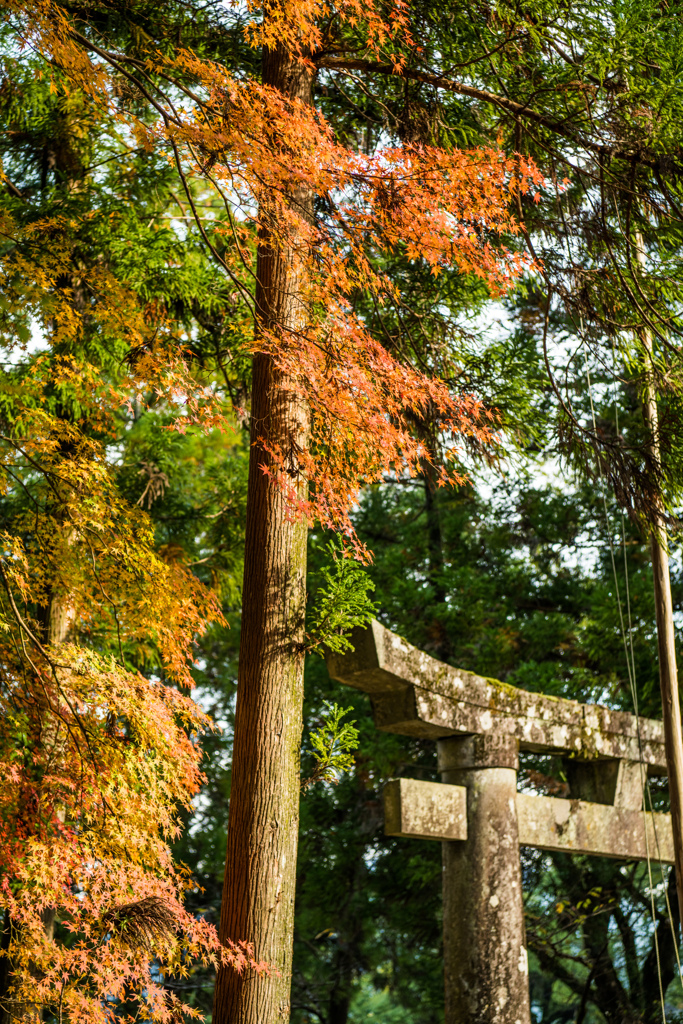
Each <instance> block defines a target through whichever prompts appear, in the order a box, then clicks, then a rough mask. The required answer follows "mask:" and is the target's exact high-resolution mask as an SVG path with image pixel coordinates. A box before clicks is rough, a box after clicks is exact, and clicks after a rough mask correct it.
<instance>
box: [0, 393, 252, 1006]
mask: <svg viewBox="0 0 683 1024" xmlns="http://www.w3.org/2000/svg"><path fill="white" fill-rule="evenodd" d="M27 418H28V417H27ZM39 418H40V422H41V426H42V428H43V430H45V428H46V427H47V426H48V418H47V417H46V415H45V413H44V412H43V413H42V414H40V416H39ZM50 426H51V429H50V430H49V432H46V433H44V434H42V436H41V435H40V433H39V431H37V430H34V431H33V435H34V436H33V438H32V440H31V441H30V442H27V441H21V442H20V441H15V442H13V443H7V440H5V443H4V444H3V445H2V446H1V449H0V450H1V459H0V461H1V468H2V470H3V471H5V472H4V478H5V479H7V475H8V473H9V479H11V480H20V479H25V480H26V481H27V484H29V486H31V488H32V493H33V496H34V504H33V507H32V508H31V509H30V511H28V512H27V513H26V514H25V516H19V518H18V519H17V520H16V522H15V523H14V530H13V532H12V533H11V534H10V533H5V534H4V535H2V537H0V545H1V550H2V556H1V559H0V583H1V588H0V592H1V594H2V597H1V599H0V615H1V616H2V623H3V632H2V635H1V639H0V710H1V714H0V775H1V777H2V786H1V787H0V908H2V909H3V910H4V912H5V914H6V915H7V916H6V917H5V926H6V927H7V928H9V933H8V935H7V939H8V945H7V947H6V952H5V955H6V956H7V957H8V959H9V962H10V972H11V977H10V980H11V984H10V988H9V991H8V992H6V993H4V996H3V999H4V1002H5V1004H6V1008H7V1009H9V1010H10V1011H11V1012H14V1013H15V1014H16V1015H17V1016H21V1013H23V1012H28V1011H29V1010H30V1008H31V1007H35V1008H37V1007H39V1006H54V1007H57V1006H58V1007H59V1013H60V1019H61V1020H65V1021H67V1020H68V1021H71V1022H73V1024H76V1022H83V1024H86V1022H87V1024H96V1022H102V1024H104V1022H105V1021H106V1022H108V1021H111V1020H113V1019H114V1016H115V1007H116V1004H117V1001H120V1000H126V999H137V1000H138V1001H141V1004H142V1006H141V1009H142V1012H143V1013H144V1015H145V1016H146V1017H147V1018H148V1019H152V1020H157V1021H159V1022H166V1021H171V1020H173V1021H177V1020H179V1019H180V1018H181V1016H183V1015H188V1014H189V1015H190V1016H192V1015H193V1011H191V1010H190V1009H189V1008H188V1007H184V1006H183V1004H182V1002H181V1001H180V1000H179V999H178V998H177V997H176V996H175V995H173V994H172V993H170V992H169V990H168V989H165V988H164V986H163V978H164V977H167V976H169V975H180V976H183V975H184V974H186V973H187V971H188V969H189V966H190V964H191V963H193V962H204V963H211V964H214V965H217V964H219V963H223V964H226V965H231V966H232V967H234V968H235V969H237V970H242V969H244V968H249V969H256V970H259V971H262V970H265V969H266V965H264V964H259V963H257V962H256V961H255V959H254V957H253V953H252V951H251V949H250V948H249V947H247V946H243V945H240V944H239V943H236V944H234V945H230V946H228V947H221V945H220V944H219V942H218V937H217V935H216V932H215V930H214V929H213V927H212V926H210V925H209V924H208V923H207V922H206V921H203V920H201V919H197V918H195V917H194V916H193V915H191V914H190V913H188V912H187V910H186V909H185V908H184V905H183V895H184V892H185V890H186V889H187V888H188V887H189V886H191V884H192V882H191V879H189V878H188V876H187V873H186V872H185V871H184V870H183V869H182V868H179V867H178V866H177V865H175V864H174V863H173V860H172V857H171V853H170V849H169V843H170V842H171V841H172V840H173V839H174V838H176V837H177V835H178V832H179V827H180V826H179V812H180V809H181V808H182V807H183V806H185V807H187V806H189V805H190V802H191V800H192V798H193V796H194V795H195V794H196V792H197V791H198V789H199V786H200V784H201V780H202V776H201V772H200V767H199V762H200V757H201V753H200V748H199V746H198V742H197V740H198V736H199V735H200V733H201V732H202V731H204V730H206V729H207V728H210V727H211V723H210V721H209V719H208V718H207V717H206V715H204V714H203V712H202V711H201V709H200V708H199V707H198V706H197V704H196V703H195V702H194V701H193V700H192V699H191V697H190V696H188V695H187V694H185V693H183V692H182V691H181V690H179V689H178V688H177V687H176V686H174V685H170V684H172V683H173V682H176V683H185V684H187V683H188V682H189V679H190V677H189V668H190V666H191V663H192V646H193V642H194V639H195V638H196V636H197V634H198V633H199V632H201V631H202V630H203V629H204V628H205V625H206V623H207V622H208V621H210V620H211V619H216V618H219V617H220V610H219V607H218V603H217V599H216V596H215V595H214V594H213V593H212V592H210V591H208V590H205V589H204V588H202V587H201V586H200V584H199V583H198V581H197V580H196V579H195V578H194V577H193V576H192V574H191V573H190V572H188V571H187V570H185V569H184V568H183V567H182V566H180V565H178V564H177V563H171V564H167V563H166V562H164V561H163V560H162V559H161V558H160V557H159V556H158V555H157V554H156V553H155V550H154V538H153V532H152V530H151V524H150V523H149V520H148V518H147V516H146V514H145V513H144V512H142V511H141V510H140V509H139V508H136V507H130V506H128V505H127V504H126V502H125V501H124V500H123V499H121V498H120V497H119V496H118V493H117V490H116V487H115V484H114V481H113V479H112V477H111V474H110V471H109V468H108V467H107V465H106V462H105V460H104V459H103V458H102V455H103V452H102V449H101V446H100V445H99V444H97V443H96V442H94V441H93V440H92V439H89V438H87V437H85V436H83V435H81V433H80V431H79V430H78V428H77V427H76V426H74V425H69V424H66V423H65V422H63V421H59V420H57V419H55V420H53V421H52V423H51V424H50ZM36 474H39V483H38V485H37V486H36V481H35V478H36ZM41 478H42V483H41V482H40V480H41ZM41 606H42V607H43V608H48V609H49V610H50V614H51V615H53V614H54V611H55V608H56V609H57V613H58V615H61V616H62V618H63V619H64V620H65V621H68V622H69V623H70V624H71V628H70V632H71V633H72V634H73V635H74V640H76V639H77V640H78V643H76V642H59V643H57V642H52V643H50V642H49V639H47V640H41V636H43V635H44V633H43V631H42V629H41V625H40V623H39V622H36V621H35V613H34V614H33V615H32V614H31V611H30V610H31V609H40V607H41ZM88 640H89V641H90V643H88ZM112 641H113V643H114V648H116V645H117V643H118V647H119V649H120V658H118V659H116V658H114V657H113V656H112V655H110V654H108V653H106V651H107V647H108V646H111V643H112ZM140 644H147V645H148V646H149V645H152V644H153V645H154V648H155V650H156V651H157V652H158V655H159V657H160V659H161V664H160V666H159V670H158V672H159V674H160V675H161V674H163V676H164V677H165V678H166V680H167V682H161V681H160V680H159V679H157V680H155V679H154V677H152V678H151V679H150V678H145V677H144V676H142V675H141V674H139V673H137V672H136V671H134V670H132V669H130V668H126V667H125V664H126V661H127V660H128V659H127V658H126V655H125V654H124V648H126V649H127V650H128V651H129V652H133V651H134V650H135V649H136V647H138V646H139V645H140ZM46 921H52V922H53V924H52V927H51V928H50V927H47V928H46ZM55 926H56V928H57V935H55V934H53V932H54V928H55ZM117 1019H118V1018H117Z"/></svg>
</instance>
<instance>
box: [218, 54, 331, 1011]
mask: <svg viewBox="0 0 683 1024" xmlns="http://www.w3.org/2000/svg"><path fill="white" fill-rule="evenodd" d="M263 81H264V82H265V83H266V84H268V85H271V86H274V87H275V88H277V89H279V90H280V91H281V92H283V93H284V94H285V95H286V96H288V97H290V98H299V99H301V100H303V101H304V102H306V103H310V102H311V97H312V85H313V79H312V75H311V74H310V73H309V72H308V71H306V70H305V69H304V68H303V67H302V66H301V65H300V64H299V63H298V62H296V60H295V59H293V58H292V57H291V56H290V55H289V54H287V53H286V52H285V51H284V50H281V49H280V48H277V49H274V50H267V51H266V52H264V56H263ZM290 201H291V202H292V204H295V205H296V208H297V210H298V211H299V212H301V213H303V214H304V216H306V217H307V218H310V217H311V216H312V197H311V195H310V193H309V192H307V191H303V190H302V191H297V192H295V193H293V194H292V196H291V197H290ZM260 220H261V229H260V239H259V250H258V258H257V293H256V304H257V312H258V317H259V323H257V328H256V329H257V340H258V331H259V328H260V326H261V325H263V326H265V327H270V326H278V325H279V326H280V327H281V328H283V329H285V330H291V331H292V332H296V330H297V328H298V327H301V326H302V324H303V323H305V310H304V308H303V304H302V298H301V295H302V286H303V284H304V282H303V280H302V272H301V270H297V269H295V267H293V265H292V260H291V259H289V258H288V256H287V253H282V252H278V251H276V249H275V246H274V245H272V244H271V241H270V235H269V231H268V210H267V209H266V210H261V212H260ZM292 337H294V338H295V337H296V335H295V333H293V335H292ZM252 388H253V389H252V404H251V442H252V447H251V454H250V462H249V485H248V494H247V528H246V542H245V559H244V585H243V592H242V634H241V641H240V661H239V677H238V688H237V708H236V714H235V738H234V747H233V763H232V788H231V794H230V810H229V818H228V844H227V859H226V869H225V881H224V885H223V901H222V906H221V920H220V937H221V941H223V942H225V941H227V940H228V939H233V940H238V939H242V940H246V941H249V942H253V943H254V946H255V951H256V956H257V957H258V958H260V959H263V960H266V961H267V962H268V964H269V965H270V967H271V973H270V975H269V976H267V977H261V978H259V977H257V976H255V975H254V974H253V972H245V973H244V974H243V975H238V974H237V973H236V972H235V971H234V970H232V969H227V970H221V971H219V973H218V978H217V981H216V991H215V996H214V1008H213V1024H275V1022H284V1021H287V1020H288V1019H289V1013H290V983H291V974H292V936H293V930H294V893H295V882H296V853H297V839H298V828H299V786H300V783H299V753H300V746H301V731H302V706H303V669H304V655H303V633H304V609H305V601H306V539H307V526H306V523H305V522H302V521H296V522H294V521H292V518H291V516H289V515H288V514H287V508H286V505H285V501H284V498H283V495H282V493H281V492H280V490H279V489H278V488H277V487H276V486H274V485H273V484H272V482H271V481H270V480H269V478H268V476H267V475H265V474H264V472H263V468H262V467H263V466H264V465H267V464H268V463H269V462H270V459H269V457H268V455H267V453H266V452H265V451H264V449H263V446H262V444H261V443H260V441H259V439H260V438H265V439H267V440H268V441H269V442H270V443H271V444H272V443H274V444H277V445H278V446H279V448H280V450H281V451H283V452H285V453H289V458H290V463H291V465H290V470H289V472H290V475H291V484H292V486H294V487H295V488H297V489H298V492H299V494H300V496H301V497H304V496H305V495H306V481H305V480H304V479H303V476H302V474H301V473H300V471H299V469H298V466H297V457H296V453H297V451H298V450H300V448H301V446H302V445H304V444H305V443H306V441H307V437H308V431H309V412H308V408H307V406H306V405H305V403H304V402H302V400H301V399H300V398H299V397H298V396H297V395H296V393H295V391H294V390H293V388H292V386H291V384H290V382H289V380H288V379H287V378H286V377H285V376H284V375H283V374H282V373H281V372H280V371H278V370H277V368H276V367H275V366H274V364H273V361H272V359H271V358H270V357H268V356H265V355H263V354H257V355H256V356H255V358H254V364H253V385H252Z"/></svg>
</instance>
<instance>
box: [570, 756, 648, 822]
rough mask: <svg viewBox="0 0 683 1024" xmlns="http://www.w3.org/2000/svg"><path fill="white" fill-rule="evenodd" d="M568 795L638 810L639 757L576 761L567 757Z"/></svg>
mask: <svg viewBox="0 0 683 1024" xmlns="http://www.w3.org/2000/svg"><path fill="white" fill-rule="evenodd" d="M564 768H565V772H566V775H567V782H568V783H569V795H570V797H573V798H574V799H577V800H588V801H589V802H590V803H594V804H613V805H614V806H615V807H626V808H628V809H629V810H632V811H639V810H640V809H641V807H642V806H643V783H644V781H645V780H644V772H645V769H644V766H643V764H642V762H639V761H603V760H593V761H580V760H578V759H574V758H567V759H566V760H565V762H564Z"/></svg>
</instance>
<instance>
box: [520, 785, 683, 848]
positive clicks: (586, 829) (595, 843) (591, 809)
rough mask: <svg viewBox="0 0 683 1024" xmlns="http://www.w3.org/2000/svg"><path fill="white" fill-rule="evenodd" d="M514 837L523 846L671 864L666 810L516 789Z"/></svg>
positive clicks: (670, 834)
mask: <svg viewBox="0 0 683 1024" xmlns="http://www.w3.org/2000/svg"><path fill="white" fill-rule="evenodd" d="M517 818H518V822H519V841H520V844H521V845H522V846H535V847H537V848H538V849H541V850H560V851H563V852H565V853H591V854H593V855H594V856H597V857H615V858H617V859H619V860H646V858H647V856H648V850H649V856H650V857H651V859H652V860H654V861H661V862H662V863H663V864H673V862H674V850H673V834H672V831H671V815H669V814H650V813H648V814H645V813H644V812H643V811H633V810H628V809H626V808H623V807H610V806H607V805H605V804H592V803H584V802H583V801H582V800H561V799H558V798H557V797H548V796H533V795H530V794H528V793H518V794H517Z"/></svg>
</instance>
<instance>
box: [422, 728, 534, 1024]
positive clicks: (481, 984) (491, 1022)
mask: <svg viewBox="0 0 683 1024" xmlns="http://www.w3.org/2000/svg"><path fill="white" fill-rule="evenodd" d="M446 742H447V743H448V744H449V745H450V744H452V743H453V741H452V740H447V741H446ZM465 742H467V741H465ZM448 757H449V758H450V760H451V761H452V760H453V759H454V754H453V751H452V750H451V751H449V752H448ZM444 760H445V758H440V761H442V763H443V761H444ZM442 778H443V780H444V782H446V783H448V784H451V785H456V786H457V785H462V786H464V787H465V788H466V790H467V836H468V837H467V839H465V840H463V841H460V842H444V844H443V894H444V895H443V920H444V972H445V983H446V1024H529V1022H530V1019H531V1018H530V1010H529V986H528V969H527V954H526V944H525V935H524V911H523V905H522V878H521V870H520V861H519V841H518V836H517V814H516V803H515V790H516V779H517V773H516V772H515V770H514V769H513V768H457V769H451V770H449V771H444V772H443V773H442ZM451 785H449V786H448V788H449V789H450V788H451Z"/></svg>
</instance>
